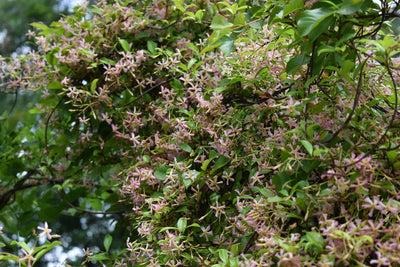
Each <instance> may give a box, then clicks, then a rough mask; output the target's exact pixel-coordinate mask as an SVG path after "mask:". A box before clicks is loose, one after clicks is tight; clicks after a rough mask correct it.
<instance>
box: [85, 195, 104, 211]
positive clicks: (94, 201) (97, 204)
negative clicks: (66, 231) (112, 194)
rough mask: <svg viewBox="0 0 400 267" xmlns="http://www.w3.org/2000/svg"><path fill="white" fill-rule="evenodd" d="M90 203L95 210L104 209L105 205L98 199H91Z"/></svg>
mask: <svg viewBox="0 0 400 267" xmlns="http://www.w3.org/2000/svg"><path fill="white" fill-rule="evenodd" d="M88 202H89V204H90V206H91V207H92V209H94V210H101V209H102V208H103V203H102V202H101V200H100V199H98V198H90V199H88Z"/></svg>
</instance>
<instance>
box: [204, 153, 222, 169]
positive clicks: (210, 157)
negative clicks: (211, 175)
mask: <svg viewBox="0 0 400 267" xmlns="http://www.w3.org/2000/svg"><path fill="white" fill-rule="evenodd" d="M216 157H218V155H217V153H216V152H215V151H214V150H211V152H210V155H209V157H208V160H206V161H204V162H203V164H202V165H201V169H202V170H203V171H205V170H206V169H207V167H208V165H209V164H210V162H211V161H212V160H213V159H215V158H216Z"/></svg>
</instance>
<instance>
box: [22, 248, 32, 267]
mask: <svg viewBox="0 0 400 267" xmlns="http://www.w3.org/2000/svg"><path fill="white" fill-rule="evenodd" d="M21 251H22V253H24V254H25V257H23V258H20V259H19V260H18V262H19V263H21V262H23V261H26V262H28V267H31V266H32V265H31V263H32V262H33V261H35V260H36V258H34V257H33V256H32V254H33V252H34V250H33V248H31V251H30V253H28V252H26V250H25V249H21Z"/></svg>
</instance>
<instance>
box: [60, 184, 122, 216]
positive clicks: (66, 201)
mask: <svg viewBox="0 0 400 267" xmlns="http://www.w3.org/2000/svg"><path fill="white" fill-rule="evenodd" d="M56 192H57V194H58V195H59V196H60V197H61V198H62V200H63V201H64V202H65V203H66V204H67V205H68V206H70V207H71V208H73V209H76V210H79V211H82V212H86V213H90V214H117V213H124V212H126V211H127V210H116V211H93V210H85V209H81V208H79V207H77V206H75V205H74V204H72V203H71V202H69V201H68V200H67V199H66V198H65V196H64V194H63V193H61V192H60V190H58V189H56Z"/></svg>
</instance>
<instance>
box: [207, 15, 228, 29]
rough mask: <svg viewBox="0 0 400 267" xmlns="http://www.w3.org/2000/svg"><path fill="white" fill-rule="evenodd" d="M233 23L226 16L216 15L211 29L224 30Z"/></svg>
mask: <svg viewBox="0 0 400 267" xmlns="http://www.w3.org/2000/svg"><path fill="white" fill-rule="evenodd" d="M232 26H233V24H232V23H230V22H228V21H227V20H226V18H225V17H224V16H221V15H216V16H215V17H214V18H213V20H212V22H211V29H214V30H222V29H226V28H230V27H232Z"/></svg>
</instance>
